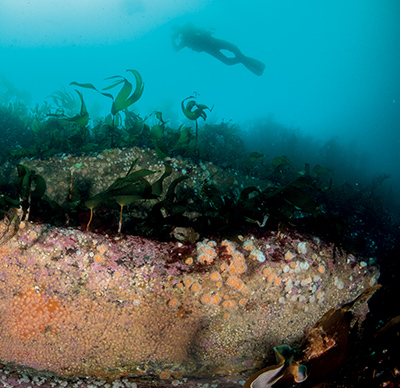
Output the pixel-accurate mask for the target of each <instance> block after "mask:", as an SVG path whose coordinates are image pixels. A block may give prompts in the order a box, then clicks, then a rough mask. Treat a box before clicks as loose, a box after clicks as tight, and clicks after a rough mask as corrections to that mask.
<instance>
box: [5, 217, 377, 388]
mask: <svg viewBox="0 0 400 388" xmlns="http://www.w3.org/2000/svg"><path fill="white" fill-rule="evenodd" d="M6 231H7V225H6V223H5V222H4V221H3V222H0V239H1V236H3V239H2V240H1V241H0V243H2V245H1V246H0V280H1V281H0V301H1V303H0V362H1V363H2V364H4V365H6V366H9V367H10V366H12V367H13V368H17V370H18V368H19V370H20V373H22V372H24V371H26V368H33V369H34V370H36V371H44V373H48V372H51V373H54V374H56V375H58V376H60V377H59V378H66V377H91V378H103V379H114V381H115V379H118V381H119V382H121V380H119V379H123V378H125V379H128V378H129V379H134V380H132V382H129V381H130V380H129V381H128V380H126V384H125V383H121V385H120V386H136V385H135V384H139V385H137V386H138V387H142V386H143V387H146V386H169V384H170V386H176V385H180V384H185V385H184V386H188V387H189V386H191V385H189V384H190V381H192V380H193V381H197V380H195V379H200V380H198V381H203V380H204V381H206V382H210V383H211V382H216V384H220V385H218V386H220V387H223V386H231V387H233V386H236V384H238V385H237V386H240V385H243V383H244V381H245V380H246V379H247V378H248V377H249V376H250V375H251V374H252V373H254V371H256V370H258V369H261V368H262V367H264V366H265V364H266V362H268V360H270V359H272V356H273V353H272V349H273V347H274V346H277V345H280V344H288V345H290V346H292V345H295V344H296V343H298V342H299V341H301V340H302V338H303V335H304V332H305V331H307V330H308V329H310V328H311V327H312V326H313V325H314V324H315V322H317V321H318V320H319V319H320V318H321V317H322V316H323V314H324V313H325V312H326V311H328V310H329V309H331V308H333V307H337V306H340V305H342V304H344V303H346V302H349V301H351V300H354V299H355V298H356V297H357V296H358V295H359V294H360V293H361V292H362V291H363V290H364V289H366V288H368V287H370V286H372V285H375V284H376V283H377V278H378V276H379V273H378V271H377V270H376V268H374V267H370V266H368V265H367V264H366V263H365V262H363V261H360V260H357V259H356V258H355V257H354V256H352V255H349V254H346V253H344V252H342V251H339V250H338V249H336V248H334V246H333V245H330V244H327V243H325V242H323V241H322V240H320V239H318V238H313V237H305V236H301V235H298V234H295V233H294V232H293V233H289V232H288V234H287V235H286V234H283V233H275V232H264V236H263V237H258V238H256V237H254V236H236V237H235V238H232V239H230V240H221V239H218V238H215V239H209V240H208V239H203V240H199V241H198V242H197V243H196V242H195V243H189V242H186V243H182V242H179V241H176V242H169V243H164V242H159V241H155V240H150V239H145V238H142V237H137V236H118V237H109V236H107V235H99V234H95V233H90V232H82V231H78V230H76V229H71V228H56V227H51V226H46V225H40V224H31V223H22V224H21V225H20V228H19V230H18V232H17V233H16V235H15V236H13V237H11V238H9V239H7V238H4V236H7V233H6ZM367 311H368V308H367V304H366V303H365V302H363V303H360V305H359V306H358V308H357V309H356V316H357V317H358V318H359V319H360V320H362V319H363V318H364V317H365V314H366V313H367ZM17 366H18V367H17ZM3 376H6V377H5V378H3V379H4V380H7V378H8V377H7V375H6V374H3ZM127 376H129V377H127ZM10 378H11V377H10ZM36 379H38V377H37V378H36ZM148 379H151V380H152V383H151V384H150V385H146V384H147V383H146V381H148ZM28 380H29V379H28ZM10 381H11V380H10ZM60 381H62V380H60ZM134 381H135V382H134ZM29 383H30V384H28V385H31V386H35V384H34V382H32V381H30V380H29ZM67 384H68V383H65V384H64V386H66V385H67ZM71 384H72V383H71ZM124 384H125V385H124ZM129 384H130V385H129ZM140 384H144V385H140ZM196 384H197V383H196ZM225 384H226V385H225ZM10 386H14V385H13V384H12V383H10ZM71 386H72V385H71ZM193 386H198V385H193Z"/></svg>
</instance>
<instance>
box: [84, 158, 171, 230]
mask: <svg viewBox="0 0 400 388" xmlns="http://www.w3.org/2000/svg"><path fill="white" fill-rule="evenodd" d="M136 162H137V160H134V161H133V162H132V165H131V167H130V169H129V171H128V172H127V174H126V175H125V176H124V177H122V178H117V179H116V180H115V181H114V182H113V183H112V184H111V186H110V187H108V188H107V189H106V190H105V191H102V192H101V193H98V194H96V195H94V196H93V197H91V198H89V199H88V200H87V201H86V202H85V205H86V206H87V207H88V208H89V209H90V219H89V222H88V224H87V226H86V230H89V227H90V223H91V221H92V218H93V209H94V208H96V207H97V206H99V205H100V204H101V203H106V202H109V201H112V200H114V201H115V202H116V203H117V204H118V205H120V207H121V211H120V221H119V228H118V231H119V232H120V231H121V226H122V210H123V207H124V206H127V205H129V204H131V203H132V202H134V201H138V200H143V199H152V198H157V196H156V195H155V194H152V187H151V185H150V183H149V182H148V181H146V180H145V179H144V177H146V176H148V175H151V174H154V173H155V171H151V170H147V169H140V170H137V171H134V170H133V168H134V167H135V165H136ZM163 179H164V178H163ZM158 185H159V183H158Z"/></svg>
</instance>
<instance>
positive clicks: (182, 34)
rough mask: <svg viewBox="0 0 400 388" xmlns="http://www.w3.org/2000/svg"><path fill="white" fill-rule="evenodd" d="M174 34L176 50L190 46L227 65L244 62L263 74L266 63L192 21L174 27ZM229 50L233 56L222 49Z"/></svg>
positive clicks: (173, 44) (248, 67)
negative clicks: (251, 56)
mask: <svg viewBox="0 0 400 388" xmlns="http://www.w3.org/2000/svg"><path fill="white" fill-rule="evenodd" d="M174 30H175V32H174V34H172V36H171V38H172V46H173V47H174V49H175V50H177V51H179V50H182V49H183V48H184V47H189V48H190V49H192V50H193V51H197V52H206V53H208V54H210V55H212V56H213V57H215V58H217V59H218V60H220V61H221V62H222V63H225V65H229V66H231V65H236V64H237V63H242V64H243V65H244V66H246V67H247V69H249V70H250V71H251V72H253V73H254V74H256V75H258V76H260V75H262V74H263V72H264V69H265V64H264V63H262V62H261V61H258V60H257V59H254V58H250V57H247V56H246V55H244V54H243V53H242V52H241V51H240V50H239V48H238V47H237V46H235V45H234V44H232V43H230V42H227V41H226V40H222V39H217V38H214V37H213V36H212V33H211V32H210V31H208V30H206V29H203V28H197V27H195V26H194V25H193V24H192V23H187V24H186V25H184V26H183V27H174ZM223 50H224V51H228V52H229V53H230V54H231V55H232V56H227V55H225V54H224V53H223V52H222V51H223Z"/></svg>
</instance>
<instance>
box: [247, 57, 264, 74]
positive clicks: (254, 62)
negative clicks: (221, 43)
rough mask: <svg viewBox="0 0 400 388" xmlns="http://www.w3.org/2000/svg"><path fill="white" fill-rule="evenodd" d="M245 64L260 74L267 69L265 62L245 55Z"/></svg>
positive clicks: (253, 71)
mask: <svg viewBox="0 0 400 388" xmlns="http://www.w3.org/2000/svg"><path fill="white" fill-rule="evenodd" d="M242 63H243V65H245V66H246V67H247V68H248V69H249V70H250V71H251V72H252V73H254V74H256V75H258V76H260V75H262V74H263V72H264V69H265V64H264V63H262V62H261V61H259V60H258V59H254V58H250V57H244V58H243V59H242Z"/></svg>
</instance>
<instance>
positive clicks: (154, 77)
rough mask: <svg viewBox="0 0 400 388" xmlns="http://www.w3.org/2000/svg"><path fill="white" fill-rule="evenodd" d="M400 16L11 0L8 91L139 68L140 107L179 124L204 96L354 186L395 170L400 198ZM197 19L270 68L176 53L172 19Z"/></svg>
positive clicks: (389, 186)
mask: <svg viewBox="0 0 400 388" xmlns="http://www.w3.org/2000/svg"><path fill="white" fill-rule="evenodd" d="M399 17H400V4H399V2H398V1H396V0H385V1H379V0H371V1H368V2H366V1H362V0H356V1H352V2H347V1H335V2H319V1H302V2H298V1H279V2H275V1H256V0H251V1H247V2H245V3H243V2H242V1H235V0H233V1H229V2H228V1H211V0H208V1H207V0H204V1H201V0H199V1H194V2H185V1H178V0H177V1H161V0H159V1H157V0H149V1H130V0H117V1H113V2H112V3H110V2H108V1H96V3H92V2H89V1H78V0H70V1H61V2H57V3H55V2H49V1H45V0H36V1H24V0H18V1H14V0H3V1H2V3H1V7H0V19H1V24H0V57H1V58H2V61H1V63H0V74H1V75H2V81H1V82H0V86H1V89H0V99H1V100H2V101H1V102H2V103H3V104H4V103H7V102H8V101H7V100H9V99H10V98H12V97H13V96H14V98H18V99H22V100H23V101H24V102H25V103H26V104H29V105H30V106H34V105H35V104H39V105H42V104H43V103H44V101H46V100H47V101H48V102H51V99H49V96H50V95H51V94H52V93H54V92H56V91H59V90H62V88H66V91H68V92H69V93H75V92H74V91H73V90H74V88H73V87H71V86H69V84H70V82H72V81H76V82H81V83H86V82H90V83H93V84H94V85H100V86H101V85H103V86H107V85H108V84H106V83H104V81H103V80H104V78H106V77H109V76H113V75H122V76H126V75H127V73H126V69H136V70H138V71H139V72H140V74H141V76H142V78H143V80H144V83H145V90H144V93H143V96H142V97H141V99H140V100H139V101H138V102H137V103H136V104H135V105H134V111H135V112H136V113H138V114H140V115H141V116H142V117H146V116H148V115H150V114H151V113H152V112H153V111H155V110H157V111H162V112H163V116H164V119H165V120H169V121H170V123H172V124H173V125H176V126H179V125H180V124H181V123H182V122H184V119H185V117H184V116H183V115H182V112H181V110H180V102H181V101H182V100H183V99H184V98H186V97H188V96H190V95H192V94H193V93H194V92H196V93H198V95H199V97H198V98H199V101H200V102H201V103H204V104H206V105H207V106H209V107H212V106H213V107H214V108H213V110H212V112H210V113H209V114H208V118H207V123H219V122H221V120H224V121H225V122H228V121H229V120H232V121H231V123H234V124H235V125H238V126H239V127H240V130H241V131H242V133H241V137H242V138H243V139H244V141H245V142H246V144H247V145H248V147H249V149H251V151H258V152H262V153H264V155H265V158H269V159H271V158H273V157H275V156H280V155H286V156H288V157H289V159H290V160H291V162H292V163H295V164H298V165H299V166H302V165H303V164H304V163H306V162H307V163H310V164H311V165H314V164H317V163H319V164H321V165H323V166H324V167H331V168H333V169H334V171H335V175H336V176H338V177H340V176H345V177H346V178H350V180H351V181H352V184H355V185H356V184H357V182H358V181H360V180H365V179H367V180H368V179H371V178H373V177H376V176H378V175H381V174H387V175H390V177H389V178H387V179H385V180H384V182H383V183H382V185H383V187H381V188H380V189H382V191H383V192H384V193H383V194H384V196H385V197H386V199H387V200H389V201H390V205H391V206H395V205H397V204H396V200H395V198H396V197H397V196H398V193H399V190H400V172H399V169H398V163H399V156H398V150H399V146H400V108H399V103H400V72H399V71H398V66H399V63H400V50H399V48H400V24H399V22H398V21H399ZM187 22H192V23H193V24H194V25H196V26H198V27H201V28H205V29H210V30H211V31H212V32H213V34H214V36H215V37H216V38H220V39H225V40H227V41H230V42H231V43H233V44H235V45H237V46H238V47H239V49H240V50H241V51H242V52H243V53H244V54H245V55H248V56H250V57H254V58H257V59H258V60H260V61H262V62H264V63H265V65H266V68H265V71H264V74H263V75H262V76H261V77H258V76H256V75H254V74H253V73H251V72H250V71H248V70H247V69H246V68H245V67H244V66H242V65H241V64H238V65H234V66H227V65H225V64H223V63H221V62H220V61H218V60H216V59H215V58H213V57H211V56H210V55H207V54H206V53H204V52H202V53H198V52H195V51H192V50H190V49H189V48H185V49H183V50H181V51H179V52H176V51H174V50H173V48H172V45H171V38H170V37H171V34H172V32H173V27H174V26H182V25H184V24H186V23H187ZM80 91H81V92H83V93H84V99H85V102H86V104H87V107H88V111H89V115H90V118H91V119H94V118H95V117H100V116H102V115H106V114H108V113H109V101H108V100H107V99H106V98H104V97H103V96H101V95H99V94H97V93H96V92H93V91H88V90H82V89H81V90H80ZM53 105H54V104H53ZM76 109H77V110H79V104H78V105H77V108H76ZM74 114H76V112H75V113H74ZM219 151H220V152H222V153H223V152H224V150H223V149H222V150H219ZM389 196H390V198H389ZM397 209H398V205H397Z"/></svg>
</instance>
